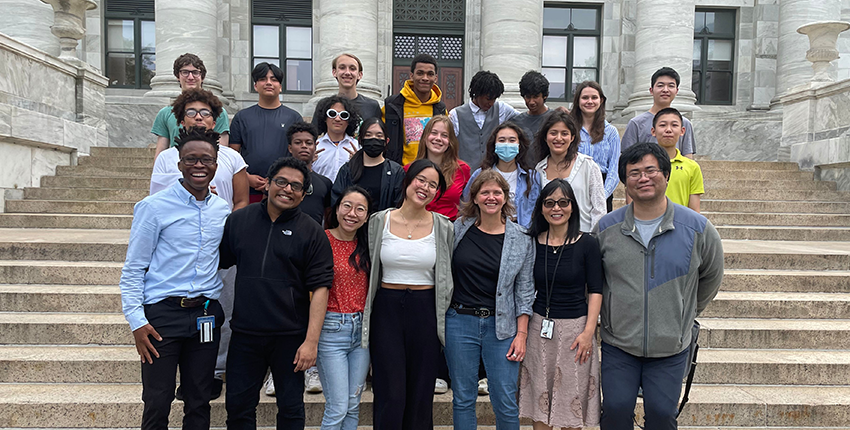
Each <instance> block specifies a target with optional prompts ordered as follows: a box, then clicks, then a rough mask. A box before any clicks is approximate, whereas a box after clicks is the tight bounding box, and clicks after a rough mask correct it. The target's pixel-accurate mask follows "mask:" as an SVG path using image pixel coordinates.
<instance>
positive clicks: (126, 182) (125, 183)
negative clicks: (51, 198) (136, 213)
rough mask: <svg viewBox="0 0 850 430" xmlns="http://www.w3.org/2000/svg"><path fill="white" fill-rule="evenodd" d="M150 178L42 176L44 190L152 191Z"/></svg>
mask: <svg viewBox="0 0 850 430" xmlns="http://www.w3.org/2000/svg"><path fill="white" fill-rule="evenodd" d="M150 182H151V181H150V177H148V178H107V177H102V176H42V177H41V187H42V188H116V189H134V190H150Z"/></svg>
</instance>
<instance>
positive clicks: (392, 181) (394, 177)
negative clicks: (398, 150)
mask: <svg viewBox="0 0 850 430" xmlns="http://www.w3.org/2000/svg"><path fill="white" fill-rule="evenodd" d="M379 166H380V168H381V169H382V170H383V172H382V173H381V175H380V176H381V179H380V181H381V186H380V187H378V191H379V192H378V193H377V195H375V194H373V195H372V209H373V210H374V212H379V211H382V210H384V209H388V208H394V207H397V206H398V203H399V202H401V196H402V189H401V188H402V185H403V184H404V168H403V167H401V166H400V165H399V164H398V163H396V162H395V161H392V160H385V161H384V162H383V163H381V164H379ZM364 170H365V169H364ZM359 184H360V186H363V175H360V182H359ZM352 185H354V181H353V180H351V161H349V162H347V163H345V164H343V165H342V167H340V168H339V173H337V174H336V180H335V181H334V185H333V188H332V189H331V204H332V205H333V204H336V201H337V199H339V196H340V195H341V194H342V192H343V191H345V189H346V188H348V187H350V186H352ZM369 192H370V193H371V192H372V191H371V190H370V191H369Z"/></svg>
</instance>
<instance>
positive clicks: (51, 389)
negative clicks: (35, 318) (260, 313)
mask: <svg viewBox="0 0 850 430" xmlns="http://www.w3.org/2000/svg"><path fill="white" fill-rule="evenodd" d="M226 387H227V384H225V390H226ZM690 398H691V400H690V402H689V403H688V405H687V406H686V408H685V410H684V411H683V413H682V415H681V416H680V418H679V422H680V423H682V424H683V427H682V428H687V427H684V425H689V426H699V427H702V428H711V429H719V428H723V429H731V428H733V427H737V428H751V427H756V428H766V427H769V428H771V429H774V430H775V429H776V428H777V427H813V426H826V427H841V426H845V424H846V423H847V422H848V419H850V387H843V386H837V387H811V386H790V387H782V386H779V387H777V386H771V385H732V386H729V385H696V386H694V388H693V390H692V391H691V395H690ZM140 399H141V384H0V405H2V406H0V408H2V409H3V410H4V412H5V413H4V414H3V415H0V426H2V427H17V428H34V427H39V428H44V427H48V428H56V427H75V428H79V427H90V428H129V427H133V426H138V423H139V422H141V412H142V403H141V400H140ZM304 401H305V416H306V421H307V425H309V426H317V425H319V423H320V421H321V417H322V413H323V410H324V397H323V396H321V395H310V394H305V395H304ZM274 402H275V399H274V398H273V397H268V396H265V395H261V396H260V404H259V405H258V408H257V424H258V425H259V426H270V425H274V422H275V421H274V417H275V415H276V413H277V408H276V406H275V403H274ZM45 405H50V407H49V408H45ZM211 406H212V412H211V424H212V426H213V427H222V426H223V425H224V420H225V416H226V413H225V410H224V396H222V397H221V398H219V399H217V400H214V401H213V402H212V404H211ZM182 408H183V405H182V403H180V402H174V403H173V404H172V410H171V415H170V423H169V424H170V426H173V427H179V426H180V420H181V418H182V413H181V411H182ZM477 409H478V410H477V415H478V422H479V424H481V425H484V426H486V425H493V423H494V417H493V413H492V408H491V406H490V404H489V401H488V398H487V397H486V396H480V397H479V398H478V403H477ZM636 415H637V419H638V421H639V422H642V421H643V407H642V402H641V401H640V399H638V405H637V408H636ZM371 422H372V393H371V392H370V391H368V390H367V391H366V392H364V393H363V398H362V401H361V407H360V423H361V425H370V424H371ZM450 423H451V392H449V393H447V394H443V395H438V396H435V397H434V424H435V425H438V426H446V425H450ZM699 427H698V428H699ZM845 429H846V427H845Z"/></svg>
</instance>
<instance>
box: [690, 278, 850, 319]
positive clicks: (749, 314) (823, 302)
mask: <svg viewBox="0 0 850 430" xmlns="http://www.w3.org/2000/svg"><path fill="white" fill-rule="evenodd" d="M848 280H850V279H848ZM701 316H703V317H715V318H725V317H729V318H785V319H793V318H803V319H850V293H776V292H769V293H767V292H727V291H721V292H720V293H718V294H717V297H715V299H714V300H713V301H712V302H711V304H709V305H708V307H707V308H706V309H705V311H704V312H703V313H702V315H701Z"/></svg>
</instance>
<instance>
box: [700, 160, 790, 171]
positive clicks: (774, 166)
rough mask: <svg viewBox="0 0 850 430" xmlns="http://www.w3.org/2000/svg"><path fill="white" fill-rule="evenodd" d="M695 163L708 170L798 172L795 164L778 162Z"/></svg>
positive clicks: (716, 161) (702, 161)
mask: <svg viewBox="0 0 850 430" xmlns="http://www.w3.org/2000/svg"><path fill="white" fill-rule="evenodd" d="M697 162H698V163H699V165H700V167H701V168H703V169H709V170H720V169H726V170H791V171H799V170H800V166H799V165H797V163H791V162H780V161H725V160H698V161H697Z"/></svg>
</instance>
